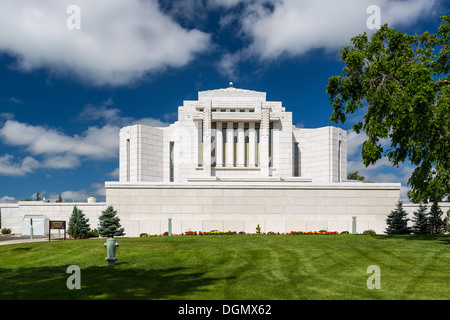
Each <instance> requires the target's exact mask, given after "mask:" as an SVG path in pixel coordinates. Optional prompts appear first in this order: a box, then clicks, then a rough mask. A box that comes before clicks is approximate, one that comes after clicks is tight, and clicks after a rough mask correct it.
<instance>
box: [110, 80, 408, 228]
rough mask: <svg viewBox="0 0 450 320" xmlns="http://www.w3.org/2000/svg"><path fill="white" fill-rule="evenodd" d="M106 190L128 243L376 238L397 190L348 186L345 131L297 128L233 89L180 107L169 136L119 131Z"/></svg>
mask: <svg viewBox="0 0 450 320" xmlns="http://www.w3.org/2000/svg"><path fill="white" fill-rule="evenodd" d="M119 139H120V178H119V181H116V182H114V181H113V182H106V183H105V187H106V202H107V203H108V204H113V205H114V206H116V208H117V210H118V212H119V213H120V216H121V219H122V221H123V223H124V225H125V229H126V230H127V229H128V232H129V234H130V233H131V234H134V235H137V234H140V233H148V234H161V233H163V232H165V231H167V229H168V220H169V219H171V224H172V227H173V232H174V233H182V232H186V231H210V230H224V231H228V230H232V231H237V232H239V231H244V232H247V233H249V232H250V233H254V232H255V228H256V227H257V226H258V225H259V226H260V227H261V230H262V231H263V232H270V231H272V232H290V231H298V230H301V231H304V230H308V231H313V230H317V231H318V230H329V231H351V228H352V227H353V224H352V223H353V221H354V218H355V219H357V221H358V223H357V225H358V230H360V231H361V232H362V231H363V230H367V229H374V230H376V231H377V232H383V231H384V228H385V219H386V216H387V214H388V213H389V212H390V210H392V209H393V208H394V207H395V203H396V202H397V200H398V199H399V196H400V184H378V183H370V184H369V183H360V182H349V181H347V179H346V177H347V134H346V131H345V130H343V129H341V128H337V127H333V126H327V127H323V128H315V129H305V128H297V127H295V125H293V123H292V113H291V112H289V111H288V110H286V108H285V107H283V105H282V103H281V102H279V101H268V100H267V99H266V93H265V92H257V91H252V90H244V89H238V88H234V87H233V86H231V85H230V87H228V88H225V89H217V90H208V91H201V92H199V93H198V100H194V101H184V102H183V105H182V106H180V107H179V108H178V121H176V122H175V123H173V124H171V125H170V126H168V127H149V126H145V125H133V126H128V127H125V128H123V129H122V130H121V131H120V137H119Z"/></svg>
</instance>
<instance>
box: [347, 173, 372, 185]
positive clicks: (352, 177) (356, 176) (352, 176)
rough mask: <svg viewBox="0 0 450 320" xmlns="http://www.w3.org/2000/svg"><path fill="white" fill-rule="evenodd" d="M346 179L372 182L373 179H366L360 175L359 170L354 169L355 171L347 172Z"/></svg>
mask: <svg viewBox="0 0 450 320" xmlns="http://www.w3.org/2000/svg"><path fill="white" fill-rule="evenodd" d="M347 179H348V180H359V181H362V182H373V181H369V180H366V178H365V177H364V176H360V175H359V171H355V172H351V173H349V174H347Z"/></svg>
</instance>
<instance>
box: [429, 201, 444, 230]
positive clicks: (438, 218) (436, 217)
mask: <svg viewBox="0 0 450 320" xmlns="http://www.w3.org/2000/svg"><path fill="white" fill-rule="evenodd" d="M442 215H443V212H442V210H441V208H440V207H439V204H438V203H437V201H433V204H432V205H431V208H430V214H429V223H430V231H431V233H435V234H437V233H441V232H443V231H444V221H443V220H442Z"/></svg>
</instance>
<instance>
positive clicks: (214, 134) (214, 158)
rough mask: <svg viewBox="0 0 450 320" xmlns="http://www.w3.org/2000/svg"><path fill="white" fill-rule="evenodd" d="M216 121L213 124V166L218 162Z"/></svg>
mask: <svg viewBox="0 0 450 320" xmlns="http://www.w3.org/2000/svg"><path fill="white" fill-rule="evenodd" d="M216 131H217V130H216V123H215V122H213V123H212V124H211V166H212V167H215V166H216V163H217V159H216V141H217V139H216Z"/></svg>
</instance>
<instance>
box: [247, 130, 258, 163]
mask: <svg viewBox="0 0 450 320" xmlns="http://www.w3.org/2000/svg"><path fill="white" fill-rule="evenodd" d="M248 166H249V167H252V168H253V167H255V166H256V131H255V123H254V122H250V123H249V124H248Z"/></svg>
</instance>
